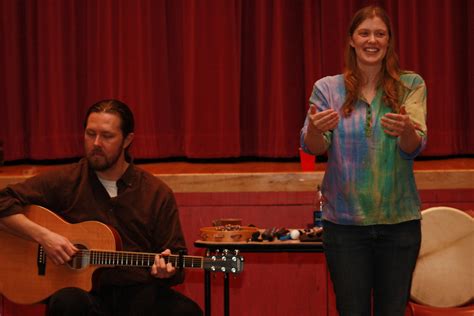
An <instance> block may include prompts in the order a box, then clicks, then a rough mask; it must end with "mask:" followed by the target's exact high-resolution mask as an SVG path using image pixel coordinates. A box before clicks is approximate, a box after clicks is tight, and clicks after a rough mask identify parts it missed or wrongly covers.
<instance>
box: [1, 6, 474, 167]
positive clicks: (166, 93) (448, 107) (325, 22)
mask: <svg viewBox="0 0 474 316" xmlns="http://www.w3.org/2000/svg"><path fill="white" fill-rule="evenodd" d="M369 3H378V4H380V5H382V6H384V7H385V8H386V9H387V11H388V12H389V14H390V15H391V16H392V21H393V24H394V28H395V34H396V41H397V46H398V47H397V48H398V49H397V50H398V51H399V55H400V60H401V64H402V66H403V68H405V69H409V70H413V71H416V72H418V73H420V74H421V75H422V76H423V77H424V79H425V80H426V83H427V86H428V113H429V114H428V127H429V143H428V147H427V149H426V151H425V152H424V155H425V156H446V155H465V154H474V129H473V128H472V126H469V125H470V124H469V123H471V125H472V122H474V101H473V87H472V73H473V67H474V66H473V59H474V55H473V48H474V47H473V42H474V40H473V37H472V34H471V33H472V32H471V31H472V29H473V23H474V22H473V19H472V18H470V17H472V15H473V14H474V10H473V9H474V7H473V2H472V1H469V0H455V1H452V0H417V1H413V0H399V1H395V0H386V1H356V0H351V1H349V0H331V1H327V0H306V1H305V0H273V1H271V0H225V1H223V0H169V1H166V0H101V1H97V0H68V1H64V0H41V1H40V0H36V1H34V0H3V1H0V69H1V71H0V139H3V140H4V143H5V144H4V148H5V159H6V160H7V161H13V160H20V159H38V160H39V159H41V160H42V159H63V158H71V157H79V156H81V155H82V150H83V149H82V130H83V128H82V120H83V114H84V112H85V110H86V109H87V107H88V106H90V105H91V104H92V103H94V102H96V101H98V100H100V99H104V98H119V99H121V100H123V101H124V102H126V103H127V104H129V105H130V106H131V108H132V109H133V111H134V112H135V115H136V122H137V128H136V141H135V144H134V145H133V154H134V156H135V157H136V158H166V157H188V158H226V157H249V156H253V157H272V158H287V157H297V155H298V152H297V148H298V143H299V139H298V138H299V137H298V136H299V135H298V134H299V129H300V127H301V125H302V123H303V120H304V116H305V112H306V110H307V103H308V102H307V100H308V98H309V95H310V92H311V88H312V85H313V83H314V81H315V80H317V79H318V78H321V77H322V76H326V75H333V74H336V73H340V72H341V67H342V53H343V52H342V49H343V44H344V36H345V33H346V27H347V24H348V22H349V19H350V17H351V16H352V14H353V12H354V11H355V10H356V9H358V8H360V7H361V6H363V5H366V4H369Z"/></svg>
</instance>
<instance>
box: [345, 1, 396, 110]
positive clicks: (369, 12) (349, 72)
mask: <svg viewBox="0 0 474 316" xmlns="http://www.w3.org/2000/svg"><path fill="white" fill-rule="evenodd" d="M373 17H379V18H380V19H381V20H382V21H383V22H384V23H385V25H386V26H387V30H388V36H389V41H388V47H387V52H386V54H385V58H384V59H383V61H382V70H381V73H380V77H381V78H380V85H381V86H382V88H383V91H384V94H383V100H384V102H385V104H386V105H388V106H389V107H390V108H391V109H392V111H393V112H396V113H398V112H399V111H400V101H399V96H400V94H401V93H402V89H403V85H402V84H401V82H400V73H401V72H402V71H401V70H400V65H399V63H398V56H397V54H396V52H395V49H394V42H395V40H394V38H393V34H392V25H391V22H390V18H389V17H388V15H387V13H386V12H385V10H384V9H382V8H381V7H378V6H368V7H365V8H362V9H360V10H359V11H357V12H356V14H355V15H354V17H353V18H352V22H351V24H350V25H349V30H348V36H347V42H346V49H345V68H344V84H345V87H346V99H345V101H344V104H343V106H342V111H343V114H344V116H346V117H347V116H349V115H350V114H351V112H352V111H353V110H354V104H355V102H356V101H357V99H358V98H359V95H360V90H361V81H362V74H361V73H360V69H359V67H357V58H356V53H355V49H354V47H352V46H351V45H350V40H351V38H352V35H353V34H354V31H355V30H356V29H357V27H358V26H359V25H360V24H361V23H362V22H363V21H365V20H366V19H369V18H373Z"/></svg>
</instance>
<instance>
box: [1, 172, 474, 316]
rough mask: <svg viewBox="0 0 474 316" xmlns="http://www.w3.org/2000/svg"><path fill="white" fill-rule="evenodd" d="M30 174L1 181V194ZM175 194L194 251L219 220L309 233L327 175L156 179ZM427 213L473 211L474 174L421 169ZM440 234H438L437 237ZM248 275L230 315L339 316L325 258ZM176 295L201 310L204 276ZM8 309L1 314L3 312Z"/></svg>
mask: <svg viewBox="0 0 474 316" xmlns="http://www.w3.org/2000/svg"><path fill="white" fill-rule="evenodd" d="M28 176H30V175H28V174H26V175H25V174H21V175H16V176H5V175H2V174H0V188H1V187H3V186H5V185H6V184H7V183H13V182H17V181H21V180H22V179H24V178H26V177H28ZM157 176H159V177H160V178H161V179H163V180H164V181H165V182H167V183H168V184H169V185H170V187H171V188H172V189H173V190H174V191H175V193H176V197H177V201H178V204H179V207H180V214H181V221H182V225H183V228H184V233H185V237H186V241H187V244H188V248H189V252H190V254H193V255H204V253H203V251H204V250H203V249H197V248H195V247H194V245H193V243H194V241H195V240H196V239H199V228H201V227H204V226H210V225H211V223H212V221H213V220H214V219H217V218H226V217H227V218H229V217H232V218H241V219H242V220H243V224H246V225H247V224H254V225H256V226H258V227H261V228H269V227H274V226H277V227H305V226H306V225H307V224H309V223H311V221H312V210H313V206H312V205H313V197H314V188H315V187H316V185H317V184H318V183H320V181H321V179H322V176H323V171H315V172H299V171H291V172H252V173H247V172H239V173H196V174H193V173H186V174H164V173H162V174H157ZM416 179H417V185H418V188H419V190H420V194H421V199H422V202H423V209H425V208H428V207H432V206H450V207H455V208H458V209H461V210H469V209H470V210H472V209H474V168H472V169H450V170H444V169H438V170H417V171H416ZM440 233H441V232H440ZM242 255H243V256H244V258H245V267H244V272H243V273H242V274H241V275H239V276H237V277H235V278H234V277H232V278H231V279H230V286H231V290H230V311H231V315H246V316H253V315H255V316H260V315H270V314H281V315H284V314H297V315H330V316H335V315H337V313H336V311H335V302H334V295H333V292H332V287H331V283H330V281H329V278H328V275H327V271H326V263H325V259H324V255H323V254H317V253H243V254H242ZM211 282H212V315H222V314H223V313H222V311H223V309H224V307H223V276H222V274H215V275H214V277H213V278H212V280H211ZM177 289H178V290H179V291H181V292H183V293H184V294H186V295H188V296H189V297H191V298H192V299H194V300H195V301H197V302H198V303H199V304H200V305H201V306H202V307H203V306H204V285H203V271H201V270H188V271H187V279H186V282H185V283H184V284H182V285H180V286H178V287H177ZM2 308H3V311H2ZM41 311H42V307H23V306H17V305H14V304H11V303H9V302H6V301H5V302H4V304H3V305H2V304H0V315H2V316H3V315H8V316H12V315H37V314H41Z"/></svg>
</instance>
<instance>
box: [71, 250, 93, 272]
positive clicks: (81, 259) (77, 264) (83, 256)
mask: <svg viewBox="0 0 474 316" xmlns="http://www.w3.org/2000/svg"><path fill="white" fill-rule="evenodd" d="M74 246H76V248H77V249H79V251H78V253H77V254H75V255H74V257H72V259H71V260H70V261H69V262H68V263H67V264H68V265H69V267H71V268H72V269H77V270H79V269H84V268H86V267H87V266H88V265H89V262H90V252H89V251H87V247H86V246H84V245H81V244H74Z"/></svg>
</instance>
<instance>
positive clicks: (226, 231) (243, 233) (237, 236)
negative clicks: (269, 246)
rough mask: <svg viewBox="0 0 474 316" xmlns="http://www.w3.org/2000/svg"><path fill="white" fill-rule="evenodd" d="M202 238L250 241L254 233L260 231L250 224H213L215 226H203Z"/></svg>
mask: <svg viewBox="0 0 474 316" xmlns="http://www.w3.org/2000/svg"><path fill="white" fill-rule="evenodd" d="M200 231H201V239H202V240H203V241H214V242H239V241H248V240H249V239H251V238H252V234H253V233H255V232H257V231H258V228H256V227H250V226H236V227H226V226H213V227H202V228H201V229H200Z"/></svg>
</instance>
